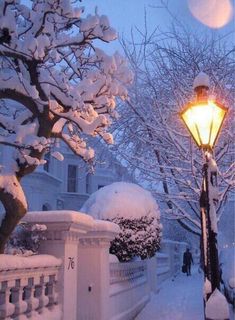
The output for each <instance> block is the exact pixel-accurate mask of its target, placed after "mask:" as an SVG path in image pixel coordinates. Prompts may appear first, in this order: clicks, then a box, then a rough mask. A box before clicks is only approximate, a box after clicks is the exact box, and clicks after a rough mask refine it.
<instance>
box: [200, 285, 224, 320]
mask: <svg viewBox="0 0 235 320" xmlns="http://www.w3.org/2000/svg"><path fill="white" fill-rule="evenodd" d="M205 311H206V317H207V318H208V319H215V320H224V319H229V308H228V303H227V301H226V299H225V297H224V295H223V294H222V293H221V292H220V291H219V290H218V289H215V291H214V292H213V293H212V295H211V296H210V298H209V299H208V301H207V302H206V310H205Z"/></svg>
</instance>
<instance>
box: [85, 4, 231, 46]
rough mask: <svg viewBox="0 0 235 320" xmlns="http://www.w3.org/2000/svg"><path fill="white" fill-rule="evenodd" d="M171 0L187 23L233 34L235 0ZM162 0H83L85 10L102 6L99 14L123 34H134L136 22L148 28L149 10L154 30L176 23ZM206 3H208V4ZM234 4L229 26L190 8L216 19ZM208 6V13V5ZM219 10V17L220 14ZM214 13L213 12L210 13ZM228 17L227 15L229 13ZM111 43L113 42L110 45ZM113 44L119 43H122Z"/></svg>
mask: <svg viewBox="0 0 235 320" xmlns="http://www.w3.org/2000/svg"><path fill="white" fill-rule="evenodd" d="M164 3H168V7H169V9H170V11H171V13H172V14H173V15H175V16H176V17H177V19H179V20H180V21H181V22H183V23H184V24H186V25H187V26H188V28H190V29H192V30H195V31H199V32H202V33H206V32H213V33H215V34H218V33H219V34H229V33H231V32H232V31H233V32H235V19H234V8H235V0H164ZM160 4H161V1H160V0H83V1H82V5H84V6H85V12H87V13H94V10H95V7H98V13H99V14H106V15H107V16H108V17H109V19H110V23H111V25H112V26H113V27H114V28H115V29H116V30H117V31H118V33H119V35H120V36H121V35H124V36H125V37H126V38H128V37H130V30H131V28H134V27H135V26H136V27H138V28H139V29H141V30H143V29H144V20H145V19H144V12H145V11H146V14H147V26H148V30H149V31H151V30H154V29H155V28H156V27H159V28H161V29H162V30H166V28H167V27H168V26H169V25H170V24H171V23H172V21H173V18H172V17H171V15H170V14H169V13H167V11H166V10H165V9H163V8H159V5H160ZM205 4H207V6H206V7H205ZM228 5H230V9H231V8H233V11H232V12H230V13H231V15H230V19H229V22H228V23H227V24H225V26H223V27H220V28H210V27H208V26H206V25H204V24H203V23H201V22H200V21H198V20H197V19H196V18H195V17H194V16H193V15H192V13H191V12H190V7H191V9H194V11H195V10H197V11H198V9H199V10H200V9H201V15H202V17H203V18H206V17H208V19H209V20H210V19H213V21H218V20H219V18H222V19H223V16H224V15H226V12H227V11H226V9H228V8H227V6H228ZM206 8H208V9H209V12H208V14H207V13H205V11H206V10H205V9H206ZM212 9H213V13H212ZM216 14H217V17H216ZM208 15H211V16H208ZM225 20H226V17H225ZM229 39H230V41H233V42H234V43H233V45H235V37H234V36H233V37H231V36H230V38H229ZM109 46H110V45H109ZM112 47H113V48H114V49H115V47H117V48H118V47H119V45H118V43H116V44H113V45H112Z"/></svg>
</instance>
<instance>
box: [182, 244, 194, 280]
mask: <svg viewBox="0 0 235 320" xmlns="http://www.w3.org/2000/svg"><path fill="white" fill-rule="evenodd" d="M183 263H184V265H185V266H186V273H187V276H191V263H193V257H192V253H191V252H190V250H189V248H187V250H186V251H185V252H184V258H183Z"/></svg>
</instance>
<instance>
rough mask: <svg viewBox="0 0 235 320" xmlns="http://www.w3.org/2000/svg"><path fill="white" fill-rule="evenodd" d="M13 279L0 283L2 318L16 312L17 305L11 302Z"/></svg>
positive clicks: (0, 313) (0, 315) (0, 312)
mask: <svg viewBox="0 0 235 320" xmlns="http://www.w3.org/2000/svg"><path fill="white" fill-rule="evenodd" d="M13 285H14V282H13V281H4V282H1V284H0V319H6V318H8V317H9V316H11V315H13V314H14V312H15V305H14V304H13V303H11V302H10V297H11V287H12V286H13Z"/></svg>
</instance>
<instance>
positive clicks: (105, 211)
mask: <svg viewBox="0 0 235 320" xmlns="http://www.w3.org/2000/svg"><path fill="white" fill-rule="evenodd" d="M81 211H83V212H85V213H88V214H91V215H92V216H93V217H94V218H96V219H102V220H108V221H111V222H114V223H117V224H118V225H119V227H120V229H121V232H120V233H119V235H118V236H117V237H116V238H115V239H114V240H113V241H112V243H111V247H110V253H112V254H115V255H116V256H117V257H118V259H119V261H122V262H124V261H129V260H131V259H132V258H134V257H140V258H141V259H146V258H150V257H152V256H154V254H155V253H156V251H157V250H158V249H159V246H160V239H161V230H162V225H161V224H160V212H159V209H158V206H157V203H156V201H155V200H154V198H153V197H152V195H151V193H150V192H148V191H146V190H144V189H143V188H141V187H140V186H138V185H136V184H133V183H126V182H115V183H113V184H111V185H109V186H106V187H103V188H102V189H99V190H98V191H96V192H95V193H93V194H92V195H91V196H90V198H89V199H88V200H87V201H86V203H85V204H84V206H83V208H82V209H81Z"/></svg>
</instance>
